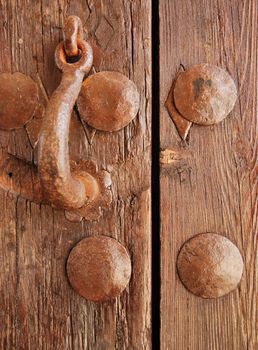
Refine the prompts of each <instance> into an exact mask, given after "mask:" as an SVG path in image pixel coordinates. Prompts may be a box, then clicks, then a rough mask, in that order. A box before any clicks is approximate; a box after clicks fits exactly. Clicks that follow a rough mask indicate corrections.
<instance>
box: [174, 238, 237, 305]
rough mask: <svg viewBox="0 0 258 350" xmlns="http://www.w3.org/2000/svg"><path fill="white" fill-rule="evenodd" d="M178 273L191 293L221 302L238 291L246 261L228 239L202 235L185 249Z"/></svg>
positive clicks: (192, 239)
mask: <svg viewBox="0 0 258 350" xmlns="http://www.w3.org/2000/svg"><path fill="white" fill-rule="evenodd" d="M177 269H178V274H179V277H180V279H181V281H182V283H183V284H184V285H185V287H186V288H187V289H188V290H189V291H190V292H192V293H193V294H195V295H197V296H199V297H202V298H208V299H210V298H218V297H221V296H223V295H225V294H228V293H229V292H231V291H233V290H234V289H236V288H237V286H238V284H239V282H240V280H241V277H242V273H243V259H242V256H241V254H240V252H239V250H238V248H237V247H236V246H235V245H234V244H233V243H232V242H231V241H230V240H229V239H227V238H226V237H224V236H221V235H218V234H215V233H203V234H199V235H197V236H194V237H193V238H191V239H190V240H189V241H187V242H186V243H185V244H184V245H183V247H182V248H181V250H180V252H179V255H178V259H177Z"/></svg>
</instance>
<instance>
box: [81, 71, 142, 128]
mask: <svg viewBox="0 0 258 350" xmlns="http://www.w3.org/2000/svg"><path fill="white" fill-rule="evenodd" d="M139 101H140V98H139V93H138V91H137V88H136V86H135V84H134V83H133V82H132V81H131V80H130V79H128V78H127V77H125V76H124V75H123V74H121V73H118V72H100V73H96V74H93V75H91V76H90V77H89V78H87V79H86V80H85V81H84V83H83V85H82V89H81V92H80V95H79V98H78V101H77V105H78V109H79V113H80V115H81V117H82V118H83V119H84V121H85V122H86V123H88V124H89V125H90V126H92V127H93V128H95V129H98V130H103V131H110V132H111V131H117V130H120V129H122V128H124V127H125V126H126V125H128V124H129V123H130V122H131V121H132V120H133V119H134V118H135V116H136V115H137V113H138V110H139Z"/></svg>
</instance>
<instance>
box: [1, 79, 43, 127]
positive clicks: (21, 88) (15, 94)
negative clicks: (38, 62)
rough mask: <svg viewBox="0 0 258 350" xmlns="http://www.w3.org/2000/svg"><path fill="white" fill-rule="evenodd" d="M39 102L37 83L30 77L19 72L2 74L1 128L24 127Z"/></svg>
mask: <svg viewBox="0 0 258 350" xmlns="http://www.w3.org/2000/svg"><path fill="white" fill-rule="evenodd" d="M37 104H38V88H37V84H36V83H35V82H34V81H33V80H32V79H31V78H30V77H28V76H26V75H24V74H22V73H19V72H16V73H14V74H11V73H2V74H0V129H5V130H11V129H17V128H21V127H23V126H24V125H25V124H26V123H27V122H28V121H29V120H30V119H31V118H32V117H33V114H34V111H35V109H36V107H37Z"/></svg>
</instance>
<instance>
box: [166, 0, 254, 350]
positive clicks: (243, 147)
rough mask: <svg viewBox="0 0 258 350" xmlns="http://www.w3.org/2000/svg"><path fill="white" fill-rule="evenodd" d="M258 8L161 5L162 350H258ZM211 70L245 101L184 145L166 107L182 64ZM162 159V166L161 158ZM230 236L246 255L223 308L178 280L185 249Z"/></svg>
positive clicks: (186, 1)
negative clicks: (206, 238) (196, 238)
mask: <svg viewBox="0 0 258 350" xmlns="http://www.w3.org/2000/svg"><path fill="white" fill-rule="evenodd" d="M257 15H258V8H257V1H255V0H251V1H237V0H234V1H227V0H220V1H213V0H202V1H196V0H194V1H192V0H191V1H190V0H183V1H175V0H173V1H165V0H161V1H160V88H161V92H160V104H161V106H160V115H161V117H160V118H161V136H160V138H161V149H162V150H167V151H166V152H167V153H169V150H172V151H173V152H175V154H176V155H177V157H175V158H176V159H175V160H173V161H170V162H169V164H161V177H160V184H161V348H162V349H169V350H174V349H176V350H181V349H182V350H183V349H192V350H197V349H198V350H207V349H214V350H225V349H227V350H243V349H252V350H254V349H257V348H258V332H257V329H258V290H257V281H258V274H257V271H258V268H257V267H258V255H257V232H258V225H257V207H258V206H257V149H258V148H257V142H258V141H257V78H258V69H257V68H258V66H257V64H258V61H257V34H258V33H257V23H258V21H257V19H258V18H257ZM202 62H208V63H212V64H216V65H219V66H222V67H224V68H225V69H227V70H228V71H229V73H230V74H231V75H232V76H233V78H234V80H235V82H236V83H237V86H238V90H239V98H238V101H237V104H236V106H235V109H234V111H233V113H232V114H231V115H230V117H229V118H227V119H226V120H225V121H223V122H222V123H221V124H219V125H217V126H214V127H197V126H194V127H193V128H192V129H191V131H190V137H189V140H188V141H187V142H182V141H180V138H179V136H178V134H177V132H176V129H175V127H174V125H173V122H172V121H171V119H170V117H169V115H168V112H167V110H166V108H165V101H166V98H167V96H168V93H169V90H170V87H171V84H172V81H173V78H174V77H175V75H176V73H177V71H178V70H179V69H180V65H183V66H185V67H188V66H189V65H192V64H197V63H202ZM163 161H164V159H163ZM209 231H210V232H217V233H221V234H224V235H226V236H227V237H228V238H230V239H231V240H232V241H233V242H234V243H235V244H236V245H237V246H238V247H239V249H240V251H241V253H242V255H243V257H244V261H245V272H244V276H243V280H242V283H241V285H240V287H239V288H238V289H237V290H236V291H234V292H233V293H231V294H230V295H228V296H225V297H222V298H220V299H217V300H202V299H200V298H197V297H195V296H194V295H192V294H190V293H189V292H188V291H187V290H186V289H185V288H184V287H183V285H182V284H181V283H180V281H179V278H178V276H177V273H176V257H177V254H178V251H179V249H180V247H181V245H182V244H183V243H184V242H185V241H186V240H187V239H189V238H190V237H192V236H193V235H195V234H197V233H200V232H209Z"/></svg>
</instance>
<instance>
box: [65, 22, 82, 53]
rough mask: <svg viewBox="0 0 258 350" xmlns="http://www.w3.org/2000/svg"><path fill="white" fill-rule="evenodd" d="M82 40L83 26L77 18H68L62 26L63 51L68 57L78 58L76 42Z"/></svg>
mask: <svg viewBox="0 0 258 350" xmlns="http://www.w3.org/2000/svg"><path fill="white" fill-rule="evenodd" d="M81 40H83V26H82V22H81V20H80V18H79V17H77V16H69V17H68V18H67V20H66V22H65V26H64V49H65V53H66V55H67V56H68V57H74V56H78V54H79V46H78V42H80V41H81Z"/></svg>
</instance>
